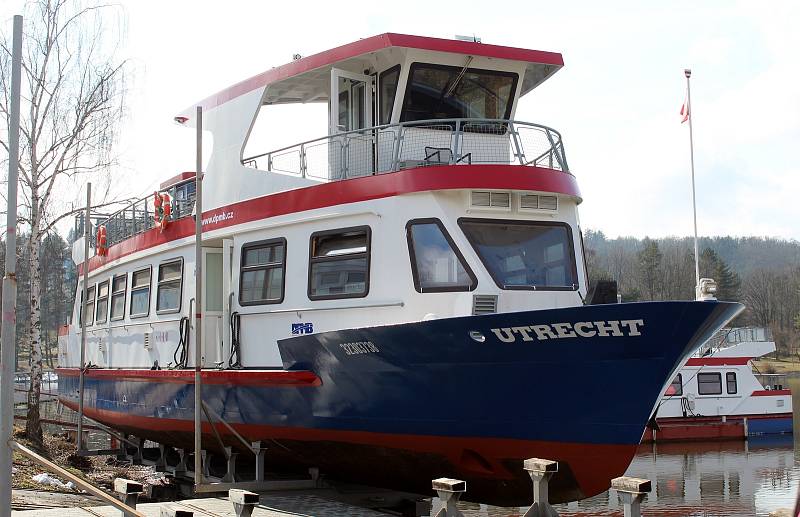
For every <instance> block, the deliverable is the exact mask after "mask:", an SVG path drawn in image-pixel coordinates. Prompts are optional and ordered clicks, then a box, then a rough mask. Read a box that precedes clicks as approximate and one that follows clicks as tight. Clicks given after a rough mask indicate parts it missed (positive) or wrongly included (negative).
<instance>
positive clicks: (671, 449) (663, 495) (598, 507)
mask: <svg viewBox="0 0 800 517" xmlns="http://www.w3.org/2000/svg"><path fill="white" fill-rule="evenodd" d="M789 385H790V387H791V389H792V392H793V407H794V436H789V435H784V436H776V437H771V438H751V439H750V440H748V441H747V442H717V443H685V444H662V445H642V446H641V447H640V448H639V451H638V452H637V454H636V457H635V458H634V460H633V462H632V463H631V465H630V467H629V468H628V471H627V472H626V475H628V476H634V477H640V478H646V479H650V480H651V481H652V482H653V492H652V493H651V494H649V495H648V496H647V498H646V499H645V501H644V503H643V504H642V514H643V515H645V516H674V517H678V516H680V517H684V516H685V517H713V516H723V515H724V516H743V517H744V516H747V517H752V516H765V517H766V516H768V515H769V514H770V512H774V511H775V510H777V509H779V508H794V504H795V500H796V498H797V492H798V486H799V485H800V456H798V454H797V453H796V452H795V451H800V447H798V445H800V377H794V378H790V379H789ZM556 508H557V511H558V512H559V515H561V516H562V517H565V516H573V517H578V516H580V517H600V516H619V515H622V506H621V504H620V502H619V499H618V497H617V495H616V493H614V492H613V491H611V490H610V491H608V492H605V493H603V494H600V495H598V496H596V497H592V498H590V499H585V500H583V501H577V502H573V503H569V504H562V505H557V506H556ZM525 510H526V508H497V507H490V506H486V505H477V504H470V503H464V504H463V505H462V511H463V512H464V515H466V516H469V517H516V516H521V515H523V514H524V513H525Z"/></svg>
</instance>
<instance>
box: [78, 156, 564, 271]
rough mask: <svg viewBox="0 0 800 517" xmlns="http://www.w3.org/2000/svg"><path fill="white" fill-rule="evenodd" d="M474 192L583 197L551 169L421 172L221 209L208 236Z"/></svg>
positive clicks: (135, 244) (93, 262) (147, 235)
mask: <svg viewBox="0 0 800 517" xmlns="http://www.w3.org/2000/svg"><path fill="white" fill-rule="evenodd" d="M265 174H269V173H265ZM470 188H489V189H503V190H533V191H539V192H553V193H556V194H566V195H569V196H575V197H578V198H579V197H580V191H579V190H578V184H577V182H576V181H575V177H574V176H573V175H572V174H569V173H566V172H558V171H554V170H551V169H540V168H538V167H528V166H523V165H458V166H455V165H443V166H432V167H419V168H415V169H406V170H403V171H398V172H392V173H387V174H379V175H376V176H365V177H363V178H353V179H349V180H344V181H332V182H330V183H323V184H321V185H313V186H310V187H305V188H299V189H294V190H288V191H285V192H278V193H276V194H270V195H268V196H262V197H258V198H255V199H249V200H246V201H240V202H238V203H234V204H232V205H228V206H224V207H220V208H215V209H213V210H209V211H207V212H203V218H204V219H206V218H213V219H212V221H211V222H208V223H206V224H204V225H203V231H204V232H206V231H210V230H217V229H220V228H226V227H229V226H235V225H237V224H243V223H248V222H251V221H257V220H260V219H266V218H268V217H275V216H279V215H286V214H292V213H297V212H303V211H305V210H314V209H318V208H325V207H329V206H336V205H345V204H348V203H356V202H359V201H368V200H370V199H380V198H385V197H391V196H399V195H402V194H410V193H413V192H426V191H434V190H454V189H470ZM191 235H194V220H193V219H192V218H191V217H184V218H182V219H179V220H177V221H174V222H171V223H170V224H169V225H168V226H167V228H166V230H164V231H163V232H161V231H160V230H159V229H158V228H153V229H150V230H148V231H146V232H144V233H140V234H138V235H135V236H133V237H131V238H130V239H127V240H125V241H123V242H121V243H119V244H115V245H113V246H111V247H110V248H109V249H108V254H107V255H106V256H104V257H101V256H94V257H92V258H91V259H89V271H92V270H94V269H97V268H99V267H102V266H104V265H105V264H107V263H109V262H113V261H114V260H117V259H119V258H121V257H124V256H126V255H130V254H131V253H135V252H137V251H142V250H145V249H148V248H152V247H154V246H158V245H159V244H165V243H167V242H170V241H174V240H177V239H182V238H185V237H189V236H191ZM78 271H79V272H81V273H82V267H81V265H79V266H78Z"/></svg>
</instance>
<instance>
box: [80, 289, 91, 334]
mask: <svg viewBox="0 0 800 517" xmlns="http://www.w3.org/2000/svg"><path fill="white" fill-rule="evenodd" d="M78 288H79V289H80V291H81V304H80V310H79V311H78V325H80V324H81V323H82V322H83V309H84V307H85V308H86V325H87V326H89V325H91V324H93V323H94V286H93V285H92V286H90V287H89V289H87V290H86V293H87V296H86V299H87V302H86V303H83V289H82V288H81V287H80V286H79V287H78Z"/></svg>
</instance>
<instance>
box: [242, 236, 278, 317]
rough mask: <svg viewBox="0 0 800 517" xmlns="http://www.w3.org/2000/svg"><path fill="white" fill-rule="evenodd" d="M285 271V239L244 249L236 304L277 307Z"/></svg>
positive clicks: (247, 246)
mask: <svg viewBox="0 0 800 517" xmlns="http://www.w3.org/2000/svg"><path fill="white" fill-rule="evenodd" d="M285 271H286V239H275V240H270V241H263V242H257V243H251V244H246V245H244V246H243V247H242V267H241V273H240V277H239V285H240V287H239V303H240V304H241V305H262V304H268V303H281V302H282V301H283V287H284V278H285Z"/></svg>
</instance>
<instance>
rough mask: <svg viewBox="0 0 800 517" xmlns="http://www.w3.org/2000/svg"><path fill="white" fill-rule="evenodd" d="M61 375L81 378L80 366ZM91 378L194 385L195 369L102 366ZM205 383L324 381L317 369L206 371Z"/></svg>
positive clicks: (88, 372) (307, 383)
mask: <svg viewBox="0 0 800 517" xmlns="http://www.w3.org/2000/svg"><path fill="white" fill-rule="evenodd" d="M56 372H57V373H58V375H63V376H65V377H77V376H79V375H80V368H57V369H56ZM86 377H88V378H90V379H113V380H115V381H119V380H126V381H140V382H168V383H179V384H194V370H139V369H120V370H115V369H105V368H103V369H101V368H90V369H88V370H86ZM202 382H203V384H232V385H236V386H320V385H321V384H322V381H321V380H320V378H319V377H317V376H316V375H315V374H314V373H313V372H309V371H297V372H288V371H282V370H203V372H202Z"/></svg>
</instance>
